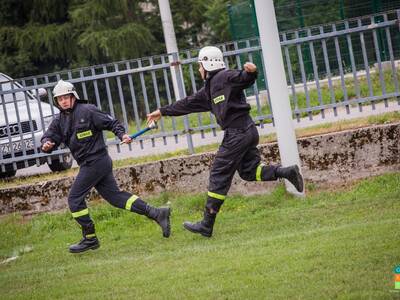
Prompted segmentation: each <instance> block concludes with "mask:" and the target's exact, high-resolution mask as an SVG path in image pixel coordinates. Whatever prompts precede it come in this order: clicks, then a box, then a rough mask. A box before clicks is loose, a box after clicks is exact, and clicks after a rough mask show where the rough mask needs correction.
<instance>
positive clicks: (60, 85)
mask: <svg viewBox="0 0 400 300" xmlns="http://www.w3.org/2000/svg"><path fill="white" fill-rule="evenodd" d="M68 94H73V95H74V96H75V98H76V99H78V100H79V96H78V93H77V92H76V90H75V87H74V85H73V84H72V83H71V82H68V81H64V80H62V79H61V80H60V81H58V82H57V84H56V86H55V87H54V89H53V98H54V100H57V97H58V96H62V95H68Z"/></svg>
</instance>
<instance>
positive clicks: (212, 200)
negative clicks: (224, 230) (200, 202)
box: [206, 191, 226, 213]
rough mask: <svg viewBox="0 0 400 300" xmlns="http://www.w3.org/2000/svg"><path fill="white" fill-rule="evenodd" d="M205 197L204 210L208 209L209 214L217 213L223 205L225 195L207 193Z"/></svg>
mask: <svg viewBox="0 0 400 300" xmlns="http://www.w3.org/2000/svg"><path fill="white" fill-rule="evenodd" d="M207 196H208V197H207V203H206V208H208V211H209V212H213V213H217V212H218V211H219V209H220V208H221V206H222V204H224V201H225V198H226V195H221V194H218V193H214V192H210V191H208V193H207Z"/></svg>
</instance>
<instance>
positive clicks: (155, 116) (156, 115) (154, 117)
mask: <svg viewBox="0 0 400 300" xmlns="http://www.w3.org/2000/svg"><path fill="white" fill-rule="evenodd" d="M160 119H161V112H160V110H159V109H157V110H155V111H153V112H152V113H149V114H147V126H150V124H151V123H152V122H157V121H158V120H160Z"/></svg>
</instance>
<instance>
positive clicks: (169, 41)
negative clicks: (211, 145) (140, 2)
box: [158, 0, 194, 153]
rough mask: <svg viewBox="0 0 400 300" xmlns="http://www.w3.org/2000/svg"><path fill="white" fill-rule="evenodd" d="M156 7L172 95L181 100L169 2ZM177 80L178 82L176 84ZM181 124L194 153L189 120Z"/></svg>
mask: <svg viewBox="0 0 400 300" xmlns="http://www.w3.org/2000/svg"><path fill="white" fill-rule="evenodd" d="M158 6H159V8H160V15H161V23H162V27H163V32H164V40H165V46H166V47H167V53H168V54H172V53H174V55H169V56H168V57H169V62H170V63H171V67H170V70H171V79H172V85H173V87H174V95H175V99H176V100H181V99H183V98H184V97H185V96H186V94H185V87H184V83H183V74H182V67H181V65H180V64H179V54H178V45H177V44H176V37H175V30H174V22H173V21H172V14H171V8H170V6H169V0H158ZM178 80H179V82H178ZM183 123H184V125H185V130H186V132H187V133H186V139H187V143H188V149H189V152H190V153H194V148H193V139H192V134H191V133H190V131H189V127H190V126H189V119H188V117H187V116H185V117H184V118H183Z"/></svg>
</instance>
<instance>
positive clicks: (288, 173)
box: [276, 165, 304, 193]
mask: <svg viewBox="0 0 400 300" xmlns="http://www.w3.org/2000/svg"><path fill="white" fill-rule="evenodd" d="M276 177H278V178H285V179H287V180H289V182H290V183H291V184H293V185H294V186H295V188H296V189H297V191H299V192H300V193H301V192H303V189H304V184H303V176H302V175H301V174H300V170H299V167H298V166H297V165H293V166H289V167H286V168H282V167H279V168H278V169H276Z"/></svg>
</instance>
